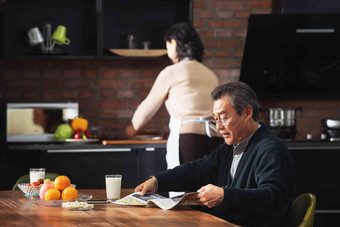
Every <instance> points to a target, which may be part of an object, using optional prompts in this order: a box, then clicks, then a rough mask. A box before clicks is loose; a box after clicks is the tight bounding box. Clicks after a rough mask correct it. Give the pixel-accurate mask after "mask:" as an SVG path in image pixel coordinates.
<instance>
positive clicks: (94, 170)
mask: <svg viewBox="0 0 340 227" xmlns="http://www.w3.org/2000/svg"><path fill="white" fill-rule="evenodd" d="M136 157H137V155H136V150H134V149H130V148H112V149H106V148H105V149H104V148H103V149H96V150H90V151H89V150H88V149H78V150H77V149H63V150H48V151H47V152H46V153H45V154H44V158H42V163H43V164H44V165H43V166H45V167H46V169H48V170H49V171H50V172H56V173H60V174H64V175H67V176H68V177H69V178H70V179H71V180H72V179H73V181H72V182H73V183H74V184H76V185H77V187H78V188H82V189H92V188H105V174H121V175H122V176H123V178H122V187H123V188H134V187H136V185H137V180H136V179H137V167H136V166H137V158H136Z"/></svg>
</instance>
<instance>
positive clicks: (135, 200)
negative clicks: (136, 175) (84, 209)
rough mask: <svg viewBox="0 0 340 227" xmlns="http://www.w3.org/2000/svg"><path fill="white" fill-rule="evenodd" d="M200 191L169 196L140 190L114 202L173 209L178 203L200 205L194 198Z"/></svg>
mask: <svg viewBox="0 0 340 227" xmlns="http://www.w3.org/2000/svg"><path fill="white" fill-rule="evenodd" d="M197 193H198V192H190V193H186V194H184V195H183V196H181V197H175V198H171V199H170V198H167V197H164V196H161V195H159V194H156V193H146V194H145V195H144V196H141V195H140V192H135V193H132V194H130V195H128V196H125V197H124V198H122V199H119V200H116V201H114V202H113V203H116V204H121V205H131V206H145V207H157V206H158V207H160V208H162V209H163V210H168V209H172V208H174V207H175V206H177V205H199V204H198V203H196V202H195V199H192V197H193V195H196V194H197Z"/></svg>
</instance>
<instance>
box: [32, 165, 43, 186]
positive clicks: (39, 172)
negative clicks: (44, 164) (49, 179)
mask: <svg viewBox="0 0 340 227" xmlns="http://www.w3.org/2000/svg"><path fill="white" fill-rule="evenodd" d="M38 179H43V180H44V179H45V168H30V183H31V184H32V183H33V182H35V181H37V180H38Z"/></svg>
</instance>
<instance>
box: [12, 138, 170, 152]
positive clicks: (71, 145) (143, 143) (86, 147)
mask: <svg viewBox="0 0 340 227" xmlns="http://www.w3.org/2000/svg"><path fill="white" fill-rule="evenodd" d="M165 147H166V140H105V141H102V142H90V143H87V142H85V141H84V142H63V143H61V142H60V143H8V144H7V148H8V150H45V151H55V152H57V151H58V150H72V151H74V152H75V151H77V150H78V151H79V152H110V151H115V150H116V149H119V150H122V149H129V148H130V149H148V148H165Z"/></svg>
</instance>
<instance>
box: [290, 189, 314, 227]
mask: <svg viewBox="0 0 340 227" xmlns="http://www.w3.org/2000/svg"><path fill="white" fill-rule="evenodd" d="M315 206H316V196H315V195H314V194H311V193H304V194H301V195H299V196H298V197H297V198H296V199H295V200H294V201H293V207H292V209H293V224H294V226H298V227H313V225H314V215H315Z"/></svg>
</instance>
